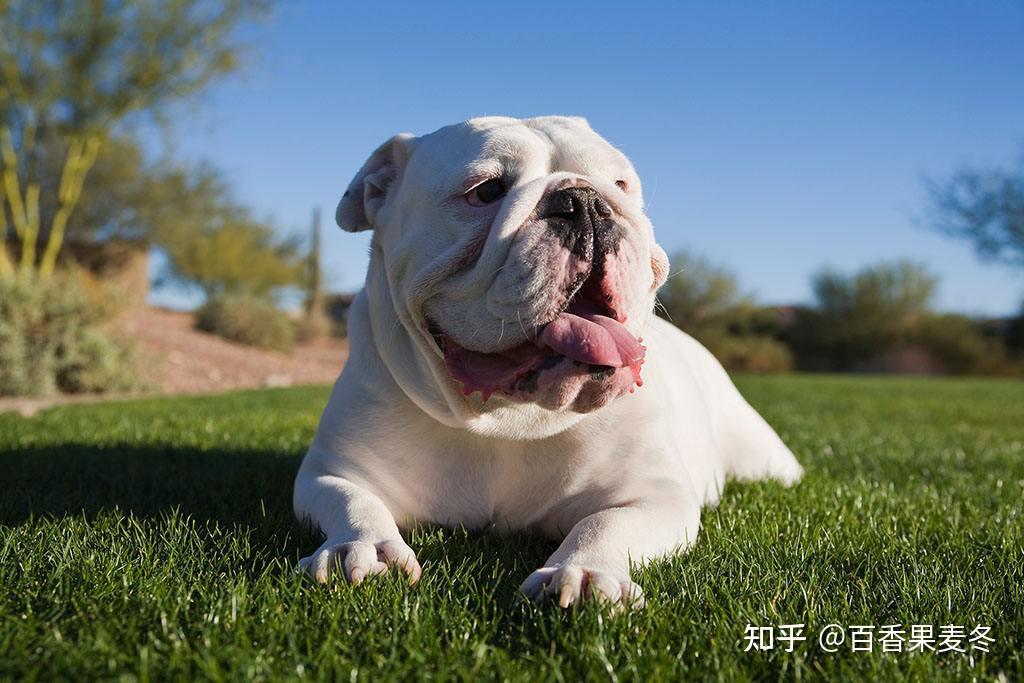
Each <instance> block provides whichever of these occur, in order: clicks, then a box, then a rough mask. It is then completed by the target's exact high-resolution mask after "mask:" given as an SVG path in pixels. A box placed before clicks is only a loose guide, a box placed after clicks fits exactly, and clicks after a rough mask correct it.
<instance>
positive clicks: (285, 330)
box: [196, 295, 295, 351]
mask: <svg viewBox="0 0 1024 683" xmlns="http://www.w3.org/2000/svg"><path fill="white" fill-rule="evenodd" d="M196 327H197V328H199V329H200V330H204V331H206V332H212V333H213V334H216V335H217V336H219V337H223V338H224V339H227V340H229V341H233V342H238V343H239V344H246V345H248V346H259V347H262V348H267V349H274V350H276V351H289V350H291V348H292V345H293V344H294V343H295V325H294V323H292V321H291V320H290V319H289V318H288V316H287V315H285V314H284V313H283V312H281V311H280V310H279V309H278V308H277V307H276V306H274V305H273V304H272V303H270V302H269V301H266V300H264V299H259V298H256V297H251V296H242V295H224V296H215V297H212V298H210V299H209V300H208V301H207V302H206V303H205V304H203V305H202V306H201V307H200V308H199V310H198V311H196Z"/></svg>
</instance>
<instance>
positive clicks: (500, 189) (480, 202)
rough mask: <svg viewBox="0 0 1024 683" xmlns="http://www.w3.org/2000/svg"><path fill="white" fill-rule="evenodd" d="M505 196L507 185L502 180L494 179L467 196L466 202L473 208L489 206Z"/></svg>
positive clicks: (481, 184) (482, 184) (477, 187)
mask: <svg viewBox="0 0 1024 683" xmlns="http://www.w3.org/2000/svg"><path fill="white" fill-rule="evenodd" d="M504 194H505V183H503V182H501V179H500V178H492V179H490V180H488V181H487V182H485V183H480V184H479V185H477V186H476V187H474V188H473V189H472V190H470V191H469V192H468V193H467V194H466V201H467V202H469V203H470V204H471V205H473V206H487V205H488V204H490V203H491V202H494V201H497V200H498V199H500V198H501V197H502V196H503V195H504Z"/></svg>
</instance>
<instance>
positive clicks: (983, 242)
mask: <svg viewBox="0 0 1024 683" xmlns="http://www.w3.org/2000/svg"><path fill="white" fill-rule="evenodd" d="M926 184H927V190H928V194H929V199H930V204H931V206H930V211H929V215H928V224H929V225H930V226H931V227H932V228H933V229H934V230H937V231H938V232H941V233H943V234H946V235H950V236H952V237H956V238H959V239H965V240H968V241H970V242H973V243H974V248H975V251H976V252H977V253H978V255H979V256H980V257H981V258H983V259H986V260H991V261H998V262H1002V263H1005V264H1008V265H1011V266H1015V267H1024V151H1022V152H1021V155H1020V157H1019V158H1018V160H1017V163H1016V167H1010V168H989V169H982V168H974V167H970V166H965V167H963V168H961V169H960V170H958V171H957V172H956V173H954V174H953V175H952V176H951V177H950V178H948V179H946V180H943V181H935V180H928V181H926Z"/></svg>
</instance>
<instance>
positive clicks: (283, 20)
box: [158, 0, 1024, 314]
mask: <svg viewBox="0 0 1024 683" xmlns="http://www.w3.org/2000/svg"><path fill="white" fill-rule="evenodd" d="M247 34H250V35H251V39H252V46H251V51H250V54H249V55H248V57H247V60H246V65H245V67H244V68H243V70H242V72H241V73H240V74H238V75H237V76H235V77H233V78H232V79H231V80H230V81H227V82H224V83H222V84H220V85H218V86H216V87H215V88H213V89H212V90H211V91H210V92H209V93H208V94H207V95H206V96H204V98H203V99H202V101H201V102H199V103H198V104H197V105H196V106H195V107H192V108H190V109H188V110H187V111H185V112H183V113H182V114H180V115H179V117H178V121H177V122H176V126H175V129H176V134H175V136H174V139H173V141H174V143H175V145H176V147H177V151H176V153H177V154H178V155H180V156H182V157H184V158H187V159H201V158H203V159H209V160H211V161H212V162H213V163H214V164H215V165H217V166H218V167H219V168H221V169H222V170H223V171H224V172H225V173H226V175H227V177H228V178H229V179H230V181H231V183H232V185H233V187H234V188H235V190H236V192H237V196H238V197H239V198H240V199H241V200H243V201H245V202H247V203H249V204H251V205H252V206H253V207H254V208H255V209H256V211H257V212H258V213H259V214H260V215H264V216H267V217H269V218H271V219H273V220H274V222H275V223H276V224H277V225H279V226H280V228H281V230H282V231H289V232H297V231H305V230H307V229H308V224H309V215H310V211H311V209H312V207H313V206H314V205H319V206H321V207H322V208H323V211H324V214H325V240H324V242H325V254H324V267H325V272H326V273H327V276H328V279H329V285H330V286H331V288H332V289H336V290H352V289H356V288H358V287H359V286H360V284H361V282H362V279H363V276H364V273H365V268H366V252H367V245H368V242H369V239H368V237H367V235H365V234H363V235H349V234H345V233H342V232H341V231H340V230H339V229H337V228H334V226H333V222H332V221H331V220H330V217H331V216H332V215H333V211H334V206H335V204H336V203H337V200H338V198H339V197H340V195H341V193H342V191H343V190H344V188H345V186H346V185H347V184H348V181H349V180H350V178H351V176H352V175H353V174H354V172H355V171H356V169H358V167H359V166H360V165H361V163H362V162H363V160H364V159H365V157H366V156H367V155H368V154H369V153H370V151H372V150H373V148H374V147H376V146H377V144H378V143H380V142H381V141H383V140H384V139H385V138H386V137H388V136H389V135H391V134H393V133H396V132H399V131H410V132H413V133H427V132H430V131H432V130H435V129H436V128H438V127H440V126H442V125H446V124H448V123H454V122H456V121H461V120H463V119H466V118H469V117H471V116H475V115H481V114H507V115H513V116H532V115H539V114H576V115H582V116H585V117H587V118H588V119H589V120H590V122H591V124H592V125H593V126H594V128H595V129H596V130H597V131H598V132H600V133H601V134H603V135H604V136H605V137H606V138H608V139H609V140H610V141H612V142H613V143H614V144H616V145H618V146H619V147H620V148H621V149H622V150H623V151H625V152H626V154H627V155H629V156H630V158H631V159H632V160H633V163H634V164H635V165H636V167H637V169H638V171H639V173H640V175H641V178H642V179H643V181H644V186H645V192H646V196H647V202H648V212H649V214H650V216H651V219H652V221H653V222H654V226H655V230H656V233H657V235H658V237H659V241H660V242H661V243H662V245H663V246H664V247H665V248H666V249H667V250H668V251H669V252H670V253H671V252H672V251H673V250H676V249H679V248H684V247H685V248H689V249H692V250H693V251H695V252H697V253H700V254H703V255H705V256H707V257H708V258H709V259H711V260H712V261H713V262H716V263H719V264H721V265H724V266H726V267H727V268H729V269H731V270H732V271H733V272H734V273H735V274H736V275H737V276H738V278H739V280H740V282H741V283H742V285H743V287H744V288H745V289H746V290H748V291H750V292H752V293H754V294H756V296H757V297H758V299H759V300H761V301H763V302H766V303H791V302H799V301H806V300H808V299H809V297H810V288H809V279H810V275H811V273H813V272H814V271H816V270H818V269H819V268H820V267H822V266H824V265H831V266H834V267H836V268H839V269H843V270H851V269H855V268H858V267H861V266H864V265H866V264H871V263H874V262H877V261H879V260H881V259H897V258H911V259H914V260H918V261H921V262H924V263H926V264H928V265H929V266H930V267H931V268H932V269H933V271H934V272H936V273H937V274H938V275H940V276H941V278H942V285H941V289H940V296H939V305H940V307H941V308H944V309H951V310H960V311H964V312H969V313H978V314H1002V313H1009V312H1011V311H1013V310H1015V309H1016V308H1017V306H1018V303H1019V302H1020V301H1021V298H1022V297H1024V273H1020V272H1014V271H1011V270H1009V269H1007V268H1003V267H1000V266H995V265H990V264H981V263H979V262H978V261H977V259H976V258H975V257H974V255H973V253H972V251H971V248H970V246H969V245H968V244H966V243H960V242H955V241H951V240H948V239H947V238H944V237H941V236H938V235H935V234H932V233H930V232H928V231H926V230H924V229H923V228H921V227H920V226H919V225H917V224H916V222H915V216H916V215H919V214H920V213H921V212H922V211H923V208H924V206H925V203H924V200H925V197H924V193H923V190H922V184H921V178H922V177H923V176H924V175H933V176H942V175H944V174H948V173H949V172H951V171H952V170H953V169H955V168H956V167H957V166H958V165H959V164H961V163H964V162H968V163H977V164H1007V163H1009V162H1010V161H1012V160H1013V158H1014V157H1015V156H1016V155H1017V154H1019V153H1022V152H1024V4H1021V3H1012V2H1005V3H998V2H994V3H980V2H979V3H964V2H955V3H954V2H950V3H946V2H926V3H925V2H922V3H914V2H903V3H898V4H897V3H869V2H849V3H847V2H827V3H811V2H772V3H761V4H756V5H755V4H754V3H731V2H724V3H723V2H715V3H706V4H699V5H697V4H690V3H676V2H672V3H668V2H666V3H644V2H637V3H628V2H618V3H603V2H590V3H578V4H576V3H539V2H538V3H534V2H497V3H480V2H476V3H468V2H445V3H427V2H390V1H389V2H359V3H348V2H346V3H342V2H326V1H324V2H311V1H310V2H299V1H297V0H296V1H292V2H287V1H285V2H283V3H282V4H281V6H280V7H278V9H277V10H276V11H275V12H274V14H273V16H272V17H270V18H269V19H268V20H267V21H266V22H265V23H264V24H263V25H261V26H259V27H257V28H255V29H252V30H249V31H247ZM159 298H160V297H158V299H159ZM164 299H165V300H172V299H173V296H172V295H169V294H165V295H164Z"/></svg>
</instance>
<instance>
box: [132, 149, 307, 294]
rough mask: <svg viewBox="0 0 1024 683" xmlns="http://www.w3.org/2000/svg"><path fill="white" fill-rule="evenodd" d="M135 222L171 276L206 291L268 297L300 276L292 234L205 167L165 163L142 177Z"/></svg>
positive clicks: (299, 260) (298, 280) (300, 262)
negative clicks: (280, 230)
mask: <svg viewBox="0 0 1024 683" xmlns="http://www.w3.org/2000/svg"><path fill="white" fill-rule="evenodd" d="M145 196H146V197H147V199H146V202H145V203H143V204H142V205H141V206H140V207H139V214H138V221H139V222H140V224H142V225H145V226H146V230H147V232H148V234H149V235H150V238H151V239H152V241H153V242H154V243H155V244H157V245H159V246H160V247H161V248H162V249H163V250H164V251H165V252H166V254H167V257H168V259H169V261H170V269H171V272H170V275H171V277H172V278H173V279H177V280H181V281H184V282H189V283H193V284H196V285H198V286H199V287H200V288H202V290H203V292H204V293H205V294H206V295H207V297H217V296H221V295H251V296H256V297H264V298H265V297H268V296H270V295H271V294H272V293H273V292H274V291H275V290H276V289H278V288H280V287H286V286H290V285H300V284H301V283H302V282H303V276H304V268H303V266H304V263H303V258H302V255H301V254H300V253H299V249H298V245H297V243H296V242H295V241H294V240H288V239H280V238H278V237H277V236H276V234H275V231H274V229H273V227H272V226H270V225H268V224H267V223H265V222H262V221H260V220H258V219H256V218H255V217H254V216H253V215H252V212H251V211H250V210H249V209H248V208H246V207H245V206H242V205H240V204H238V203H237V202H235V201H234V200H233V199H232V198H231V195H230V192H228V190H227V187H226V186H225V184H224V181H223V180H222V179H221V177H220V176H219V175H218V174H217V173H216V172H215V171H214V170H213V169H211V168H210V167H208V166H201V167H199V168H197V169H171V170H167V171H165V172H164V173H162V174H154V175H153V176H152V177H151V178H150V179H149V180H148V183H147V188H146V191H145Z"/></svg>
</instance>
